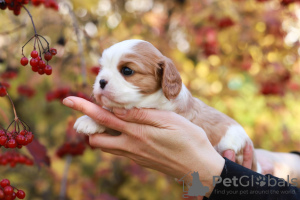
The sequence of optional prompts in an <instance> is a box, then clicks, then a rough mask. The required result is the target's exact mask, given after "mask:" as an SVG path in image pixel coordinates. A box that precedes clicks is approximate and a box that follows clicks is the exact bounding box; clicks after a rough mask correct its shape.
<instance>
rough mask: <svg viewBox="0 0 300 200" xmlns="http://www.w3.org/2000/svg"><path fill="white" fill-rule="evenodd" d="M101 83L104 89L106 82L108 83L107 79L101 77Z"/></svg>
mask: <svg viewBox="0 0 300 200" xmlns="http://www.w3.org/2000/svg"><path fill="white" fill-rule="evenodd" d="M99 83H100V87H101V88H102V89H104V88H105V86H106V84H107V81H106V80H104V79H101V80H100V82H99Z"/></svg>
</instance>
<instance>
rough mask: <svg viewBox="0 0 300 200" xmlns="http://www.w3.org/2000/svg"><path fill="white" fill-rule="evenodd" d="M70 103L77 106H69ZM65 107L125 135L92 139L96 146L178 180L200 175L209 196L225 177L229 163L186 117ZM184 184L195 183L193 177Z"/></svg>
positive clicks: (80, 103)
mask: <svg viewBox="0 0 300 200" xmlns="http://www.w3.org/2000/svg"><path fill="white" fill-rule="evenodd" d="M68 100H69V101H71V102H69V103H71V104H73V105H70V104H68V105H67V103H68ZM63 103H64V104H65V105H67V106H69V107H72V108H73V109H75V110H79V111H81V112H83V113H84V114H86V115H88V116H89V117H91V118H92V119H94V120H95V121H96V122H97V123H99V124H101V125H105V126H106V127H108V128H111V129H115V130H117V131H119V132H121V133H122V134H121V135H119V136H111V135H108V134H105V133H102V134H94V135H91V136H90V144H91V145H92V146H94V147H97V148H100V149H101V150H102V151H104V152H108V153H112V154H115V155H121V156H125V157H128V158H130V159H132V160H133V161H135V162H136V163H137V164H139V165H141V166H144V167H147V168H151V169H154V170H157V171H160V172H162V173H165V174H168V175H170V176H172V177H174V178H178V179H180V178H181V177H183V176H184V175H185V174H186V173H188V172H190V171H197V172H198V173H199V178H200V180H201V182H202V184H203V185H204V186H208V188H209V189H210V191H209V192H207V193H206V195H207V196H209V194H210V192H211V191H212V190H213V186H212V181H213V180H212V177H213V176H219V175H220V174H221V172H222V169H223V166H224V162H225V160H224V158H222V156H221V155H219V154H218V153H217V152H216V151H215V149H214V148H213V147H212V145H211V143H210V142H209V140H208V138H207V136H206V134H205V132H204V131H203V129H202V128H200V127H199V126H196V125H195V124H193V123H191V122H190V121H188V120H187V119H185V118H184V117H182V116H180V115H177V114H175V113H173V112H168V111H161V110H153V109H141V110H139V109H132V110H128V111H127V113H126V114H121V113H118V111H121V112H122V111H125V110H116V109H114V110H113V111H114V114H113V113H111V112H109V111H107V110H105V109H103V108H101V107H99V106H98V105H95V104H93V103H91V102H89V101H86V100H84V99H81V98H78V97H68V98H67V100H66V99H65V100H64V101H63ZM184 180H185V181H186V182H192V176H190V175H189V176H186V177H185V179H184Z"/></svg>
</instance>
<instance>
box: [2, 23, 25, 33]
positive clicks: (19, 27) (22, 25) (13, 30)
mask: <svg viewBox="0 0 300 200" xmlns="http://www.w3.org/2000/svg"><path fill="white" fill-rule="evenodd" d="M24 26H26V24H21V25H19V26H18V27H16V28H14V29H12V30H10V31H4V32H2V33H0V35H9V34H11V33H12V32H15V31H17V30H19V29H21V28H23V27H24Z"/></svg>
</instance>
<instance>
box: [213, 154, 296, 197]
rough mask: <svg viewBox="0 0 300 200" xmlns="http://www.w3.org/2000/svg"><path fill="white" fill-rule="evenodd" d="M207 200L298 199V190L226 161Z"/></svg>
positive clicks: (271, 177) (272, 177)
mask: <svg viewBox="0 0 300 200" xmlns="http://www.w3.org/2000/svg"><path fill="white" fill-rule="evenodd" d="M216 182H218V183H217V184H216V185H215V187H214V190H213V192H212V193H211V195H210V197H209V199H213V200H218V199H222V200H223V199H226V200H231V199H232V200H235V199H244V200H247V199H266V200H268V199H270V200H271V199H272V200H273V199H278V200H280V199H284V200H285V199H299V198H300V190H299V189H298V188H296V187H294V186H292V184H288V183H287V182H284V181H283V180H280V179H278V178H277V177H274V176H271V175H268V176H263V175H261V174H258V173H256V172H254V171H251V170H249V169H247V168H244V167H242V166H240V165H238V164H236V163H234V162H231V161H230V160H228V159H226V161H225V166H224V169H223V171H222V173H221V178H220V179H219V181H216Z"/></svg>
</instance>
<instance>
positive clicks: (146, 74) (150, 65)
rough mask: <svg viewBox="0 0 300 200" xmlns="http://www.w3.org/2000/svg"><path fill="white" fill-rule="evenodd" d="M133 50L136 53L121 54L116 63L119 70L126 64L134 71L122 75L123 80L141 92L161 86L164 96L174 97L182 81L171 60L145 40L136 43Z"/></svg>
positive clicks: (149, 92)
mask: <svg viewBox="0 0 300 200" xmlns="http://www.w3.org/2000/svg"><path fill="white" fill-rule="evenodd" d="M133 51H134V52H136V53H129V54H125V55H123V56H122V57H121V58H120V62H119V64H118V70H119V71H121V69H122V68H123V67H124V66H127V67H129V68H130V69H132V70H134V72H135V73H134V74H133V75H131V76H123V77H124V78H125V80H126V81H128V82H130V83H132V84H133V85H135V86H137V87H138V88H140V92H141V93H142V94H152V93H154V92H156V91H157V90H159V89H160V88H162V90H163V92H164V94H165V96H166V98H168V99H174V98H176V97H177V96H178V94H179V92H180V90H181V86H182V81H181V77H180V74H179V72H178V71H177V69H176V67H175V65H174V64H173V62H172V61H171V60H170V59H169V58H167V57H165V56H163V55H162V54H161V52H160V51H159V50H157V49H156V48H155V47H154V46H153V45H152V44H150V43H147V42H140V43H138V44H137V45H135V46H134V47H133Z"/></svg>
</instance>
